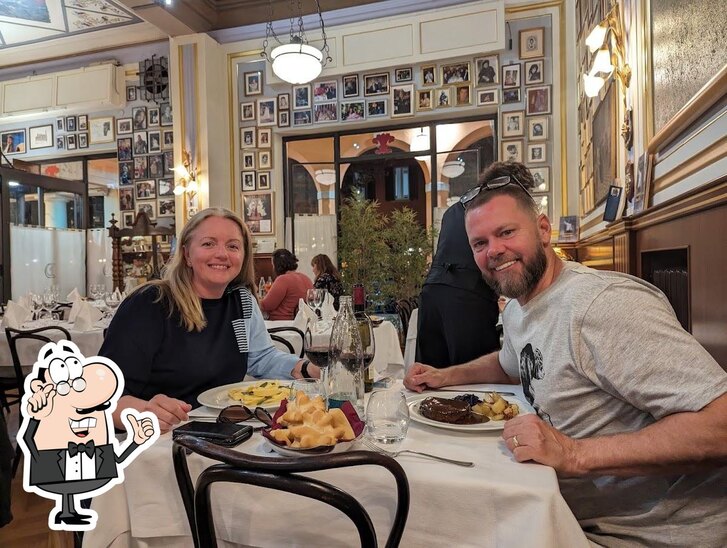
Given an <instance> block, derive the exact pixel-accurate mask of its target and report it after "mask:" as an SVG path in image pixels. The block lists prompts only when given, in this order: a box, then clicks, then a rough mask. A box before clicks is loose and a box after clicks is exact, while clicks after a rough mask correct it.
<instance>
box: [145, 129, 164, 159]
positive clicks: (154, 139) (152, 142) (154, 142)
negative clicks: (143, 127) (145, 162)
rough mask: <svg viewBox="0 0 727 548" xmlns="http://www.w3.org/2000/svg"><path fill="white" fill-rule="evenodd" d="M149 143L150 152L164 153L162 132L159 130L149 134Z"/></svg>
mask: <svg viewBox="0 0 727 548" xmlns="http://www.w3.org/2000/svg"><path fill="white" fill-rule="evenodd" d="M146 135H147V143H148V145H149V148H148V150H149V152H150V153H152V152H161V151H162V132H161V131H159V130H155V131H148V132H147V134H146Z"/></svg>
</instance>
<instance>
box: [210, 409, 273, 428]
mask: <svg viewBox="0 0 727 548" xmlns="http://www.w3.org/2000/svg"><path fill="white" fill-rule="evenodd" d="M253 417H254V418H256V419H257V420H259V421H260V422H262V423H263V424H271V423H272V421H273V418H272V417H271V416H270V413H268V412H267V411H266V410H265V409H263V408H262V407H256V408H255V411H250V408H249V407H247V406H246V405H228V406H227V407H225V408H224V409H223V410H222V411H220V414H219V415H217V422H218V423H223V422H234V423H237V424H239V423H241V422H245V421H247V420H250V419H252V418H253Z"/></svg>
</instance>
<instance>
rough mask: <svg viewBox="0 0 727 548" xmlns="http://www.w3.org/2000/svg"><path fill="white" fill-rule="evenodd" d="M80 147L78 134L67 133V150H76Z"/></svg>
mask: <svg viewBox="0 0 727 548" xmlns="http://www.w3.org/2000/svg"><path fill="white" fill-rule="evenodd" d="M77 148H78V141H77V138H76V134H75V133H74V134H73V135H66V150H76V149H77Z"/></svg>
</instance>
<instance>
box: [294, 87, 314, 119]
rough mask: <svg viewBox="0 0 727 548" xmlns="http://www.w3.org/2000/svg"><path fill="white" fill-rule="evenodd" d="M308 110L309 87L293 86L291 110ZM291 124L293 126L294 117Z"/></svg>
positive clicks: (309, 104) (309, 100) (309, 102)
mask: <svg viewBox="0 0 727 548" xmlns="http://www.w3.org/2000/svg"><path fill="white" fill-rule="evenodd" d="M309 108H311V95H310V85H308V84H303V85H302V86H293V110H302V109H309ZM293 122H294V123H293V125H295V116H293ZM309 123H310V122H309Z"/></svg>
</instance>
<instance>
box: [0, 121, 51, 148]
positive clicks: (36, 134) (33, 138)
mask: <svg viewBox="0 0 727 548" xmlns="http://www.w3.org/2000/svg"><path fill="white" fill-rule="evenodd" d="M54 145H55V141H54V140H53V124H48V125H46V126H36V127H31V128H30V129H29V130H28V146H29V147H30V150H35V149H36V148H51V147H53V146H54ZM3 152H4V151H3Z"/></svg>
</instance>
